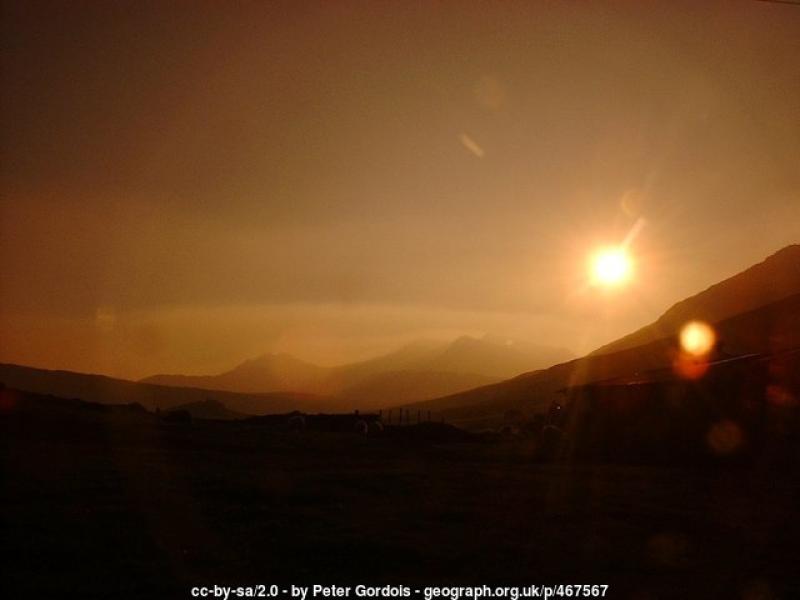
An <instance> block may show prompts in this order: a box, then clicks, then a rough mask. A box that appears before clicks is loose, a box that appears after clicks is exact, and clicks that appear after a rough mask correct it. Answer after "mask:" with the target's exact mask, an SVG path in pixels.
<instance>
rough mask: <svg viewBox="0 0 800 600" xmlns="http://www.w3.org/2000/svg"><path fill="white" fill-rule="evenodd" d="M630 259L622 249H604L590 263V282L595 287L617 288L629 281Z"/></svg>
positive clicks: (631, 268)
mask: <svg viewBox="0 0 800 600" xmlns="http://www.w3.org/2000/svg"><path fill="white" fill-rule="evenodd" d="M632 270H633V267H632V264H631V258H630V256H628V253H627V252H625V250H624V249H623V248H605V249H603V250H600V251H599V252H598V253H597V254H595V255H594V257H593V259H592V261H591V271H592V280H593V281H594V283H595V284H597V285H603V286H609V287H612V286H617V285H620V284H622V283H625V282H626V281H627V280H628V279H630V276H631V271H632Z"/></svg>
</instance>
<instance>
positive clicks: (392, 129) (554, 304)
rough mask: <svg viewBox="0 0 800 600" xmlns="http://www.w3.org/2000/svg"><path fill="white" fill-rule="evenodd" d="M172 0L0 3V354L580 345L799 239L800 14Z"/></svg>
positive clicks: (161, 360) (93, 360) (192, 369)
mask: <svg viewBox="0 0 800 600" xmlns="http://www.w3.org/2000/svg"><path fill="white" fill-rule="evenodd" d="M166 4H168V6H165V3H162V2H131V3H114V5H113V6H111V5H110V3H105V2H82V3H67V2H64V3H61V4H60V5H59V4H53V3H42V4H40V3H36V2H26V3H4V4H3V9H2V10H3V14H2V19H1V20H0V28H1V31H2V40H3V52H2V53H1V54H0V61H2V86H1V87H2V90H0V95H1V98H2V110H1V111H0V118H2V127H1V131H2V138H1V140H2V145H1V148H2V165H0V166H1V171H0V194H1V195H0V277H1V279H0V361H4V362H17V363H23V364H31V365H36V366H44V367H58V368H69V369H75V370H84V371H92V372H103V373H108V374H111V375H117V376H124V377H141V376H144V375H148V374H151V373H153V372H163V371H181V372H187V373H198V372H214V371H219V370H222V369H225V368H228V367H230V366H232V365H233V364H235V363H237V362H238V361H240V360H242V359H244V358H247V357H250V356H253V355H257V354H260V353H263V352H267V351H273V350H282V351H290V352H292V353H295V354H297V355H299V356H301V357H304V358H307V359H310V360H315V361H319V362H321V363H323V364H335V363H341V362H345V361H347V360H351V359H353V358H359V357H366V356H368V355H371V354H373V353H378V352H382V351H387V350H391V349H393V348H394V347H395V346H396V345H398V344H401V343H404V342H406V341H410V340H413V339H418V338H424V337H437V338H438V337H452V336H455V335H458V334H461V333H473V334H481V333H484V332H491V333H496V334H502V335H512V336H516V337H519V338H523V339H527V340H533V341H536V340H539V341H542V342H543V343H549V344H557V345H561V346H566V347H568V348H570V349H572V350H573V351H575V352H576V353H577V352H584V351H588V350H591V349H592V348H594V347H596V346H599V345H600V344H602V343H604V342H607V341H609V340H611V339H614V338H615V337H618V336H619V335H621V334H624V333H627V332H628V331H630V330H632V329H634V328H636V327H638V326H640V325H643V324H644V323H646V322H648V321H650V320H652V319H654V318H655V317H656V316H657V315H658V314H660V313H661V312H662V311H663V310H664V309H666V308H667V307H668V306H669V305H670V304H671V303H673V302H675V301H677V300H679V299H681V298H683V297H685V296H687V295H689V294H692V293H695V292H697V291H699V290H700V289H703V288H705V287H707V286H708V285H710V284H711V283H713V282H715V281H717V280H719V279H722V278H724V277H727V276H729V275H732V274H734V273H736V272H737V271H739V270H741V269H743V268H745V267H747V266H749V265H751V264H752V263H754V262H757V261H759V260H761V259H763V258H764V257H765V256H767V255H768V254H771V253H772V252H774V251H775V250H777V249H779V248H780V247H782V246H785V245H787V244H789V243H792V242H795V243H796V242H798V241H800V164H798V162H799V161H800V77H798V57H800V7H796V6H790V5H785V4H772V3H764V2H755V1H743V2H724V3H711V2H709V3H696V2H686V3H675V2H628V3H625V2H608V3H602V2H594V3H591V4H590V3H579V2H539V3H502V4H501V3H467V2H459V3H456V2H446V3H429V2H425V3H383V2H372V3H358V4H356V3H347V2H336V3H332V2H324V3H322V2H321V3H304V4H302V5H299V3H253V4H246V5H239V4H232V3H221V2H211V3H200V2H186V3H180V2H176V3H166ZM640 219H641V220H642V221H641V222H643V223H644V226H643V227H642V229H641V231H640V233H639V235H638V236H637V237H636V239H635V240H634V241H633V242H632V245H631V251H632V253H633V254H634V256H635V257H636V261H637V265H636V273H635V276H634V278H633V280H632V281H631V283H630V285H628V286H625V287H624V289H619V290H617V291H616V292H614V293H603V292H599V291H597V290H594V289H591V288H587V286H586V272H585V264H586V258H587V255H588V254H589V253H590V252H591V251H592V250H593V249H594V248H595V247H596V246H598V245H604V244H609V243H618V242H620V241H621V240H622V239H623V238H624V237H625V236H626V234H627V233H628V232H629V231H630V229H631V228H632V227H633V226H634V224H635V223H637V222H639V220H640Z"/></svg>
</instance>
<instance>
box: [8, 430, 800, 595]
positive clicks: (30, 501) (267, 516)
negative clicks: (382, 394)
mask: <svg viewBox="0 0 800 600" xmlns="http://www.w3.org/2000/svg"><path fill="white" fill-rule="evenodd" d="M0 422H1V423H2V425H1V426H2V465H3V473H4V475H3V481H2V483H1V484H0V491H1V493H2V515H3V519H2V520H3V529H4V534H3V544H2V553H3V555H2V560H1V562H0V564H2V570H3V573H2V588H4V589H5V590H9V591H17V592H24V593H22V594H19V595H13V596H12V595H8V596H5V597H9V598H10V597H20V598H22V597H25V598H40V597H67V594H69V595H70V597H72V596H73V595H74V594H79V595H80V596H82V597H101V598H123V597H125V598H127V597H137V598H157V597H175V598H188V597H189V588H190V586H192V585H198V584H204V583H209V584H215V583H216V584H235V585H246V584H255V583H266V584H269V583H272V582H276V581H279V582H286V583H297V584H312V583H332V582H351V583H381V584H385V583H408V584H442V585H443V584H454V583H457V584H464V585H465V584H485V583H486V584H493V583H519V584H531V583H544V582H551V583H565V584H566V583H581V584H584V583H590V584H595V583H597V584H611V586H612V587H611V593H610V597H613V598H634V597H635V598H667V597H669V598H770V597H784V598H790V597H800V586H799V585H798V581H799V580H800V575H798V570H799V566H800V551H798V534H800V525H798V523H797V521H796V516H797V513H796V508H797V505H798V504H797V502H798V500H799V499H800V495H799V494H798V488H799V487H800V477H799V476H798V473H797V470H796V469H781V470H778V469H777V468H774V467H773V468H766V467H759V466H752V465H751V466H748V467H743V466H741V465H739V466H732V465H728V466H715V467H710V466H708V465H707V466H705V467H703V468H673V467H652V466H610V465H605V466H555V465H545V464H537V463H536V462H535V461H533V460H532V459H531V457H530V447H529V446H528V444H529V442H527V441H524V440H521V441H507V442H486V441H476V442H435V441H430V440H428V441H425V440H410V439H408V438H407V437H406V436H399V437H398V436H392V435H384V436H382V437H378V436H376V437H358V436H355V435H350V434H342V435H339V434H330V433H329V434H325V433H313V432H302V433H276V432H268V431H264V430H263V429H259V428H257V427H254V426H252V425H250V426H248V425H245V424H241V423H222V422H219V423H218V422H204V423H203V422H195V423H193V424H190V425H187V424H167V423H158V422H155V421H153V422H150V421H147V422H144V421H143V422H138V421H137V420H136V419H132V420H126V419H117V420H115V419H98V420H97V421H93V422H88V423H79V424H71V425H68V426H67V425H65V424H64V423H62V422H59V421H57V420H54V421H39V420H37V419H35V418H24V419H21V418H10V417H4V418H3V419H0ZM409 431H410V430H409Z"/></svg>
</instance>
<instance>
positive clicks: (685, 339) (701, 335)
mask: <svg viewBox="0 0 800 600" xmlns="http://www.w3.org/2000/svg"><path fill="white" fill-rule="evenodd" d="M680 341H681V349H682V350H683V351H684V352H686V353H687V354H689V355H690V356H696V357H701V356H707V355H708V354H709V353H710V352H711V350H712V349H713V348H714V344H715V343H716V342H717V334H716V333H714V329H713V328H712V327H711V325H709V324H708V323H703V322H702V321H690V322H689V323H687V324H686V325H684V326H683V329H681V334H680Z"/></svg>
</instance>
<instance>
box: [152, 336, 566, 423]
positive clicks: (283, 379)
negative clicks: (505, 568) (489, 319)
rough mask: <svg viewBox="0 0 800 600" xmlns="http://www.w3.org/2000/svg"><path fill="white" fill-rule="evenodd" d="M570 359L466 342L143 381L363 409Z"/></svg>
mask: <svg viewBox="0 0 800 600" xmlns="http://www.w3.org/2000/svg"><path fill="white" fill-rule="evenodd" d="M569 357H570V353H569V352H568V351H567V350H563V349H559V348H551V347H548V346H538V345H535V344H529V343H521V342H518V341H514V340H509V339H505V338H500V339H498V338H491V337H489V336H486V337H484V338H482V339H478V338H473V337H469V336H464V337H460V338H458V339H456V340H455V341H453V342H451V343H438V342H426V341H418V342H415V343H412V344H409V345H407V346H404V347H402V348H400V349H399V350H396V351H394V352H390V353H388V354H385V355H383V356H378V357H375V358H372V359H369V360H365V361H360V362H356V363H350V364H345V365H342V366H339V367H331V368H325V367H320V366H317V365H312V364H310V363H307V362H304V361H301V360H299V359H297V358H294V357H292V356H289V355H288V354H267V355H264V356H262V357H259V358H256V359H253V360H248V361H245V362H244V363H242V364H241V365H239V366H237V367H235V368H234V369H231V370H230V371H226V372H225V373H221V374H219V375H204V376H186V375H154V376H152V377H148V378H146V379H143V380H142V381H143V382H145V383H156V384H160V385H170V386H176V387H197V388H203V389H208V390H225V391H235V392H246V393H258V392H275V391H291V392H302V393H313V394H321V395H326V396H337V397H341V398H343V399H347V400H348V401H350V403H351V404H352V405H353V406H354V407H358V408H374V407H376V406H381V405H384V406H385V405H387V404H391V403H398V402H414V401H418V400H423V399H426V398H434V397H436V396H442V395H445V394H453V393H457V392H461V391H464V390H468V389H471V388H474V387H476V386H478V385H485V384H488V383H493V382H496V381H500V380H502V379H506V378H508V377H512V376H513V375H516V374H519V373H523V372H525V371H529V370H531V369H535V368H537V367H543V366H547V365H550V364H553V363H554V362H557V361H559V360H565V359H567V358H569Z"/></svg>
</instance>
